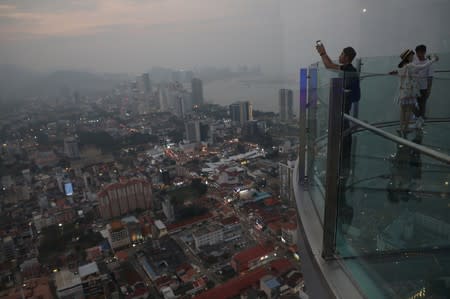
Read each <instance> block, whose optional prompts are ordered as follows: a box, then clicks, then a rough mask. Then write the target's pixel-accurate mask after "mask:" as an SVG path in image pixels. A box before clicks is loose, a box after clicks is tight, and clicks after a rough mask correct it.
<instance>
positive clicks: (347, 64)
mask: <svg viewBox="0 0 450 299" xmlns="http://www.w3.org/2000/svg"><path fill="white" fill-rule="evenodd" d="M316 50H317V52H318V53H319V55H320V57H321V58H322V62H323V64H324V65H325V67H326V68H327V69H331V70H337V71H342V72H343V75H344V88H345V95H344V113H347V114H349V113H350V110H351V108H352V103H354V102H358V101H359V100H360V98H361V90H360V86H359V74H358V72H357V70H356V68H355V67H354V66H353V64H352V62H353V60H354V59H355V56H356V51H355V49H353V48H352V47H345V48H344V49H343V50H342V52H341V54H340V55H339V64H336V63H334V62H333V61H332V60H331V58H330V57H329V56H328V54H327V52H326V50H325V46H324V45H323V43H322V42H321V41H317V42H316Z"/></svg>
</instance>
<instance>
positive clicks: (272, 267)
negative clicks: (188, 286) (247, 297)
mask: <svg viewBox="0 0 450 299" xmlns="http://www.w3.org/2000/svg"><path fill="white" fill-rule="evenodd" d="M293 268H294V264H293V263H292V262H291V261H290V260H288V259H278V260H274V261H272V262H271V263H269V264H268V265H267V266H263V267H258V268H256V269H253V270H251V271H249V272H247V273H245V274H243V275H241V276H238V277H235V278H232V279H230V280H229V281H227V282H225V283H224V284H221V285H219V286H217V287H215V288H213V289H211V290H208V291H206V292H203V293H201V294H199V295H197V296H195V297H194V299H211V298H214V299H230V298H235V297H237V296H239V295H240V294H242V293H243V292H245V291H246V290H248V289H249V288H252V287H255V288H259V284H260V279H261V278H262V277H264V276H266V275H273V276H275V277H278V276H280V275H283V274H285V273H287V272H288V271H289V270H291V269H293Z"/></svg>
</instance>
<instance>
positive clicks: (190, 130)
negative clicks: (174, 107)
mask: <svg viewBox="0 0 450 299" xmlns="http://www.w3.org/2000/svg"><path fill="white" fill-rule="evenodd" d="M185 127H186V140H189V142H200V141H201V136H200V121H199V120H193V121H189V122H186V124H185Z"/></svg>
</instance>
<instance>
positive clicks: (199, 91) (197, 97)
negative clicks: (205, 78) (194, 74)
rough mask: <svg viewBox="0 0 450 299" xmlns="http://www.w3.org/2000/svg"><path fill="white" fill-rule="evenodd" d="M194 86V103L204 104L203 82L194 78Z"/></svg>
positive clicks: (192, 83)
mask: <svg viewBox="0 0 450 299" xmlns="http://www.w3.org/2000/svg"><path fill="white" fill-rule="evenodd" d="M191 86H192V105H197V106H198V105H202V104H203V83H202V80H200V79H198V78H193V79H192V81H191Z"/></svg>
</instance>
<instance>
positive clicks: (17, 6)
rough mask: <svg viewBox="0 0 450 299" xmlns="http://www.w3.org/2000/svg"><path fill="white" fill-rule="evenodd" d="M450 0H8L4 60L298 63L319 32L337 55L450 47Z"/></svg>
mask: <svg viewBox="0 0 450 299" xmlns="http://www.w3.org/2000/svg"><path fill="white" fill-rule="evenodd" d="M449 2H450V1H448V0H428V1H419V0H408V1H407V0H403V1H401V0H377V1H373V0H372V1H370V0H340V1H335V0H334V1H333V0H29V1H26V0H21V1H13V0H0V63H12V64H18V65H21V66H26V67H30V68H34V69H39V70H49V69H84V70H92V71H107V72H142V71H145V70H148V69H149V68H150V67H151V66H157V65H158V66H167V67H174V68H193V67H197V66H206V65H210V66H231V67H234V66H237V65H240V64H247V65H261V66H262V67H263V69H265V70H275V71H283V72H289V73H290V72H294V71H295V70H296V69H297V68H298V67H299V66H301V65H308V64H310V63H311V62H313V61H314V60H317V59H318V58H317V55H316V53H315V50H314V48H313V44H314V42H315V40H317V39H321V40H323V41H324V42H325V44H326V45H327V46H328V49H329V52H330V53H331V54H332V56H337V55H338V54H339V51H340V50H341V49H342V47H344V46H347V45H354V46H355V47H356V48H357V51H358V53H359V54H361V55H364V56H372V55H386V54H396V55H397V53H400V52H401V50H402V49H403V48H404V47H408V46H409V47H414V46H415V45H416V44H417V43H419V42H424V43H427V44H428V45H429V46H430V47H432V48H433V49H434V50H435V51H449V44H448V43H449V40H450V38H449V30H448V28H449V26H448V25H449V21H447V18H446V14H448V12H449V11H450V10H449V8H450V6H449ZM406 3H408V5H406ZM405 6H408V8H409V9H408V10H406V11H405ZM363 9H365V10H363ZM417 19H420V20H422V22H419V23H418V22H417V21H416V20H417Z"/></svg>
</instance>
